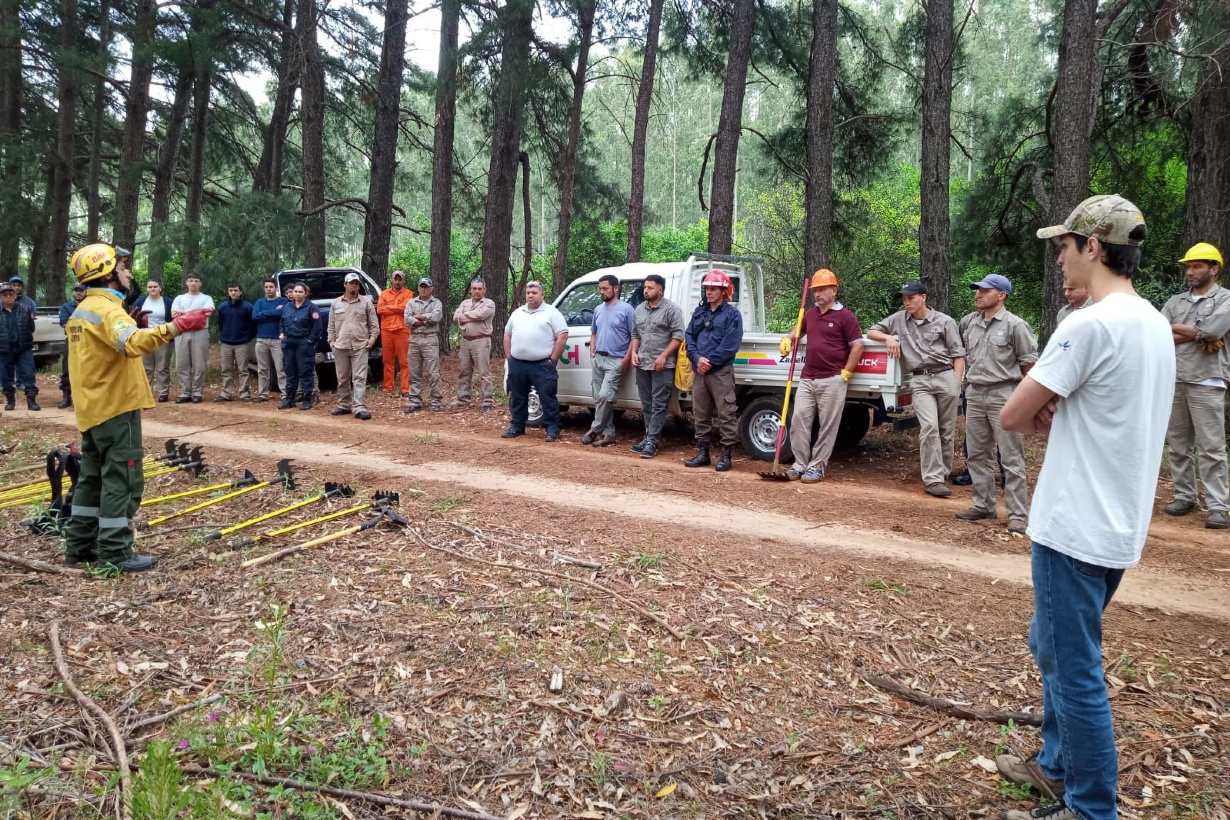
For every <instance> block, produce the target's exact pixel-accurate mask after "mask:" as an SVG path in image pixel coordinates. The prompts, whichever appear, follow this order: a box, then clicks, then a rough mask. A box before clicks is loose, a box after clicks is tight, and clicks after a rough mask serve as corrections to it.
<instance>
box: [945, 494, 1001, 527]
mask: <svg viewBox="0 0 1230 820" xmlns="http://www.w3.org/2000/svg"><path fill="white" fill-rule="evenodd" d="M945 489H947V488H945ZM927 492H931V488H930V487H928V488H927ZM957 518H958V519H959V520H961V521H982V520H983V519H987V518H989V519H992V520H994V519H996V518H999V513H994V512H989V511H988V510H980V509H978V508H977V507H970V508H969V509H968V510H961V512H959V513H957Z"/></svg>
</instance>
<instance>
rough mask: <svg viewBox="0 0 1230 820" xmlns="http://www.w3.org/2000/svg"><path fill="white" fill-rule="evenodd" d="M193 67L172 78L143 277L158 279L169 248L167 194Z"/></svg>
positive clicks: (171, 189) (176, 159) (172, 189)
mask: <svg viewBox="0 0 1230 820" xmlns="http://www.w3.org/2000/svg"><path fill="white" fill-rule="evenodd" d="M192 76H193V70H192V66H191V65H190V64H188V65H185V66H184V67H183V68H182V69H181V70H180V73H179V76H178V77H177V78H176V79H175V96H174V98H173V99H172V101H171V111H170V114H169V115H168V116H167V129H166V136H165V137H164V138H163V141H162V147H161V149H159V151H158V169H157V170H156V171H155V172H154V202H153V207H152V209H151V210H152V213H151V216H150V222H151V224H150V232H149V233H150V242H149V267H148V268H147V269H146V273H147V276H146V278H147V279H152V280H154V281H155V282H161V281H162V276H163V272H164V271H165V269H166V260H167V259H168V258H169V257H170V256H171V253H170V251H171V248H170V247H169V245H168V243H167V238H166V237H165V236H164V235H163V234H164V232H165V231H166V226H167V222H168V221H169V220H170V217H171V195H172V194H173V193H174V192H175V175H176V172H177V171H178V169H179V149H180V144H181V143H182V142H183V139H184V123H185V121H186V120H187V119H188V101H189V100H190V99H191V95H192Z"/></svg>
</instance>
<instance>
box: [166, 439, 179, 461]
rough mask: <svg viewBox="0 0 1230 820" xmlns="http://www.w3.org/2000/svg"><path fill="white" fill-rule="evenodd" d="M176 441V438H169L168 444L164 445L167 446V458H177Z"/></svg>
mask: <svg viewBox="0 0 1230 820" xmlns="http://www.w3.org/2000/svg"><path fill="white" fill-rule="evenodd" d="M175 442H176V439H173V438H169V439H167V440H166V444H165V445H163V446H165V447H166V448H167V458H175Z"/></svg>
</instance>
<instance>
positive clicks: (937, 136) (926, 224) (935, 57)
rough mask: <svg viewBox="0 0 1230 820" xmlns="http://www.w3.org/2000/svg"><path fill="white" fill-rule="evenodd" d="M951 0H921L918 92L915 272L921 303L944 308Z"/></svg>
mask: <svg viewBox="0 0 1230 820" xmlns="http://www.w3.org/2000/svg"><path fill="white" fill-rule="evenodd" d="M952 4H953V0H927V34H926V40H927V43H926V49H927V53H926V62H925V64H924V67H923V72H924V73H923V94H922V182H921V191H920V194H921V197H922V202H921V206H922V213H921V215H920V222H919V226H918V251H919V260H918V261H919V274H920V276H921V278H922V281H923V284H925V285H926V286H927V303H928V304H929V305H930V306H931V307H933V308H935V309H936V310H938V311H941V312H943V313H947V312H948V285H949V282H948V279H949V269H948V264H949V263H948V244H949V243H948V233H949V228H948V226H949V213H948V205H949V202H948V174H949V159H950V153H951V148H950V145H949V143H950V141H951V137H952V57H953V42H952V41H953V33H952Z"/></svg>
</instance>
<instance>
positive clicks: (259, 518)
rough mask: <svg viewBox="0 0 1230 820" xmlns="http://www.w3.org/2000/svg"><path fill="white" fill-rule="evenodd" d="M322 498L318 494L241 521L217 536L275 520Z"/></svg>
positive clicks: (221, 531) (321, 494)
mask: <svg viewBox="0 0 1230 820" xmlns="http://www.w3.org/2000/svg"><path fill="white" fill-rule="evenodd" d="M324 497H325V494H324V493H320V494H318V495H314V496H312V497H311V498H305V499H303V500H302V501H300V502H297V503H295V504H291V505H290V506H289V507H283V508H282V509H280V510H274V511H273V512H267V513H265V514H264V515H260V516H257V517H256V518H250V519H248V520H247V521H242V522H240V523H238V524H235V525H234V526H231V527H227V528H226V529H224V530H219V532H218V535H219V536H223V535H230V534H231V533H233V532H239V531H240V530H242V529H247V528H248V527H250V526H252V525H253V524H259V523H260V522H262V521H268V520H269V519H270V518H277V517H278V516H279V515H285V514H286V513H288V512H294V511H295V510H297V509H299V508H300V507H306V506H307V505H308V504H315V503H316V502H317V501H319V500H320V499H322V498H324Z"/></svg>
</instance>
